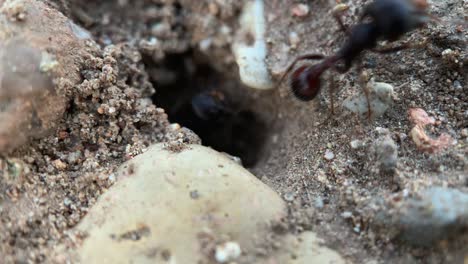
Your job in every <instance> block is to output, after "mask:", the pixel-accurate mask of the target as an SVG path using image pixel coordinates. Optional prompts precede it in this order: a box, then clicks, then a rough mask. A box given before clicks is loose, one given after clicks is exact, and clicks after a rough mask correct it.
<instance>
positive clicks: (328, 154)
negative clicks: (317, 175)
mask: <svg viewBox="0 0 468 264" xmlns="http://www.w3.org/2000/svg"><path fill="white" fill-rule="evenodd" d="M324 157H325V159H326V160H332V159H334V158H335V154H334V153H333V152H332V151H331V150H329V149H327V150H326V151H325V156H324Z"/></svg>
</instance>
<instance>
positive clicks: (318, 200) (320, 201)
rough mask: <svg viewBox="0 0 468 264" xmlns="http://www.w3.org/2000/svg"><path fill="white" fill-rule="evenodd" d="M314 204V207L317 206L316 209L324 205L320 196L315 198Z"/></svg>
mask: <svg viewBox="0 0 468 264" xmlns="http://www.w3.org/2000/svg"><path fill="white" fill-rule="evenodd" d="M314 206H315V208H318V209H322V208H323V207H324V206H325V204H324V202H323V199H322V197H317V198H315V200H314Z"/></svg>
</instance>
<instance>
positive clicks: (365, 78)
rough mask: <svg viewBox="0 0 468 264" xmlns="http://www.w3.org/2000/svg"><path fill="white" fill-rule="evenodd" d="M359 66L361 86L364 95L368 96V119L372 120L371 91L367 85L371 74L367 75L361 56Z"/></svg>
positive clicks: (358, 60)
mask: <svg viewBox="0 0 468 264" xmlns="http://www.w3.org/2000/svg"><path fill="white" fill-rule="evenodd" d="M357 67H358V73H359V86H361V89H362V90H363V91H364V95H365V96H366V101H367V119H368V120H369V121H370V120H371V117H372V108H371V102H370V91H369V89H368V86H367V83H368V82H369V76H368V75H367V73H366V71H365V70H364V67H363V66H362V60H361V58H358V59H357Z"/></svg>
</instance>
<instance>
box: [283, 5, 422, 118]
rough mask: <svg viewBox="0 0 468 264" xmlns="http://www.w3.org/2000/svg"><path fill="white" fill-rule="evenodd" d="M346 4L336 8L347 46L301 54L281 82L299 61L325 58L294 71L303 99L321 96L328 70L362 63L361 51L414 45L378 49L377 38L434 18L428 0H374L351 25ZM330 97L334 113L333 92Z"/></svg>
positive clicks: (295, 87)
mask: <svg viewBox="0 0 468 264" xmlns="http://www.w3.org/2000/svg"><path fill="white" fill-rule="evenodd" d="M343 7H345V5H338V6H337V8H335V10H334V12H333V16H334V18H335V19H336V21H337V22H338V24H339V26H340V29H341V30H342V31H344V32H345V33H346V34H347V36H348V39H347V41H346V42H345V44H344V45H343V47H341V49H339V50H338V52H337V53H335V54H334V55H331V56H325V55H323V54H305V55H302V56H300V57H297V58H296V59H295V60H294V61H293V63H292V64H291V65H290V66H289V67H288V68H287V69H286V72H285V73H284V75H283V76H282V77H281V79H280V82H279V84H281V82H282V81H283V80H284V78H285V77H286V76H287V74H288V73H289V72H291V70H292V69H293V68H294V66H295V65H296V64H297V63H298V62H299V61H303V60H322V62H320V63H318V64H315V65H306V66H301V67H299V68H297V69H296V70H294V71H293V72H292V74H291V83H290V85H291V89H292V91H293V93H294V95H295V96H296V97H297V98H298V99H300V100H303V101H309V100H312V99H314V98H315V97H316V96H317V94H318V93H319V91H320V88H321V75H322V74H323V73H324V72H325V71H326V70H328V69H333V70H335V71H336V72H338V73H345V72H347V71H348V70H349V69H350V68H351V66H352V64H353V62H355V61H357V62H358V64H359V67H360V55H361V53H362V52H364V51H366V50H369V51H372V52H376V53H383V54H384V53H391V52H396V51H399V50H403V49H406V48H409V47H410V46H409V45H406V44H404V45H401V46H397V47H391V48H381V49H377V48H376V47H377V41H379V40H387V41H389V42H392V41H396V40H398V39H399V38H400V37H401V36H402V35H404V34H405V33H408V32H410V31H413V30H415V29H417V28H420V27H422V26H424V25H425V24H426V23H427V22H428V21H429V20H430V19H431V16H430V15H429V14H428V13H427V12H426V9H427V7H428V4H427V2H426V0H374V1H373V2H372V3H370V4H368V5H366V6H365V7H364V11H363V13H362V14H361V16H360V19H359V21H360V22H359V23H358V24H357V25H355V26H353V27H351V28H350V29H349V28H348V27H347V26H346V25H345V24H344V23H343V22H342V20H341V17H340V13H342V11H344V10H345V8H343ZM338 63H340V64H338ZM279 84H278V85H279ZM332 89H333V85H331V87H330V92H331V93H332ZM364 92H365V94H366V97H367V101H368V108H369V110H368V116H369V118H370V114H371V109H370V103H369V94H368V93H369V92H368V91H367V90H366V89H364ZM330 100H331V101H330V104H331V112H332V113H333V111H334V109H333V94H331V98H330Z"/></svg>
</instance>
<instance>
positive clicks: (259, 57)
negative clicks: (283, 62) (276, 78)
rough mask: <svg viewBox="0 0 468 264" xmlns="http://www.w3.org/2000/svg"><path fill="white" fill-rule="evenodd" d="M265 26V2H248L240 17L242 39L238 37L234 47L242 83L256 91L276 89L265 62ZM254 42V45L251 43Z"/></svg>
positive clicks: (256, 0)
mask: <svg viewBox="0 0 468 264" xmlns="http://www.w3.org/2000/svg"><path fill="white" fill-rule="evenodd" d="M265 24H266V23H265V15H264V8H263V1H262V0H255V1H247V2H246V4H245V6H244V10H243V13H242V15H241V17H240V29H239V32H238V34H237V35H238V36H241V37H237V38H236V40H235V41H234V43H233V45H232V50H233V53H234V55H235V57H236V62H237V65H238V66H239V76H240V79H241V81H242V82H243V83H244V84H245V85H247V86H249V87H252V88H256V89H271V88H273V87H274V85H273V81H272V79H271V76H270V73H269V71H268V68H267V65H266V61H265V60H266V57H267V53H268V52H267V46H266V41H265V31H266V25H265ZM242 36H243V37H242ZM245 36H251V38H250V39H248V38H246V37H245ZM252 41H253V43H250V42H252Z"/></svg>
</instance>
